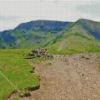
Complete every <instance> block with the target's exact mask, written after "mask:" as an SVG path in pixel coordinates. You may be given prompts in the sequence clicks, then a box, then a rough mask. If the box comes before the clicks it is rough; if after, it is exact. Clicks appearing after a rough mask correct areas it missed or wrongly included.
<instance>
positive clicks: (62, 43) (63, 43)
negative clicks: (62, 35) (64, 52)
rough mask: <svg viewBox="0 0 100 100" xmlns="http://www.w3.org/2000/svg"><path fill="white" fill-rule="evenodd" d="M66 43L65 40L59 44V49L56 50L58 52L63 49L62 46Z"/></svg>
mask: <svg viewBox="0 0 100 100" xmlns="http://www.w3.org/2000/svg"><path fill="white" fill-rule="evenodd" d="M65 42H66V39H65V40H64V41H63V42H62V43H61V45H60V47H59V48H58V51H60V50H61V49H62V47H63V44H64V43H65Z"/></svg>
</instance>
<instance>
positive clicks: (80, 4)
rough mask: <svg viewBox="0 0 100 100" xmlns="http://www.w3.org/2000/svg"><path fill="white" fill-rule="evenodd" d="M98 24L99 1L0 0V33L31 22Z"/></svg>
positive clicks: (99, 16) (99, 14)
mask: <svg viewBox="0 0 100 100" xmlns="http://www.w3.org/2000/svg"><path fill="white" fill-rule="evenodd" d="M80 18H85V19H91V20H95V21H99V22H100V0H77V1H76V0H15V1H14V0H12V1H11V0H0V31H4V30H8V29H13V28H15V27H16V26H18V25H19V24H20V23H24V22H29V21H32V20H58V21H71V22H74V21H77V20H78V19H80Z"/></svg>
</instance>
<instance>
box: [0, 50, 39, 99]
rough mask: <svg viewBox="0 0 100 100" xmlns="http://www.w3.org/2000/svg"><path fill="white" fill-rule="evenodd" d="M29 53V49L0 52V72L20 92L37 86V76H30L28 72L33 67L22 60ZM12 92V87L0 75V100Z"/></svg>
mask: <svg viewBox="0 0 100 100" xmlns="http://www.w3.org/2000/svg"><path fill="white" fill-rule="evenodd" d="M29 51H30V49H29V50H27V49H26V50H22V49H16V50H14V49H4V50H3V49H1V50H0V71H1V72H2V73H3V74H4V75H5V76H6V77H7V78H8V79H9V80H10V81H11V82H12V83H13V84H14V85H15V86H16V87H17V88H18V89H19V90H21V91H22V90H23V88H27V87H34V86H37V85H39V75H33V74H31V73H30V72H29V71H31V70H32V69H33V66H31V65H29V64H28V62H26V61H25V60H24V59H23V55H24V54H26V53H28V52H29ZM33 60H34V59H33ZM14 90H15V89H14V87H13V86H12V85H10V84H9V83H8V82H7V80H6V79H5V78H4V77H2V76H1V75H0V100H2V99H3V98H5V97H7V96H8V95H9V94H10V93H11V92H12V91H14Z"/></svg>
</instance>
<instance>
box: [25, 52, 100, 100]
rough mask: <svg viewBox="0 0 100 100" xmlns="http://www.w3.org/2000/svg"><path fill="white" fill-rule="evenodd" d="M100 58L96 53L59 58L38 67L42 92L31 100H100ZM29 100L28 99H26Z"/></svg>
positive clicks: (61, 56) (37, 92) (34, 64)
mask: <svg viewBox="0 0 100 100" xmlns="http://www.w3.org/2000/svg"><path fill="white" fill-rule="evenodd" d="M99 62H100V58H98V57H97V55H96V54H95V53H88V54H74V55H55V56H54V59H52V60H47V61H43V62H41V63H40V64H37V63H30V64H31V65H33V66H35V73H33V74H40V79H41V80H40V88H39V89H38V90H35V91H30V93H31V98H27V100H32V99H33V100H99V99H100V69H99ZM23 99H25V98H23Z"/></svg>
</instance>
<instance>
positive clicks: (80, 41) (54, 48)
mask: <svg viewBox="0 0 100 100" xmlns="http://www.w3.org/2000/svg"><path fill="white" fill-rule="evenodd" d="M66 36H67V37H68V38H66ZM66 36H65V37H61V38H60V39H59V40H58V41H57V42H56V43H55V44H53V45H50V46H47V47H45V48H47V49H48V51H49V52H50V53H52V54H77V53H86V52H100V48H99V47H98V46H96V45H99V46H100V44H99V43H100V41H99V40H95V39H92V38H90V37H86V36H84V35H81V34H79V33H76V34H74V37H73V38H71V33H68V34H67V35H66ZM64 38H66V42H65V43H64V44H63V47H62V49H61V50H60V51H58V48H59V47H60V45H61V43H62V42H63V41H64ZM93 41H95V42H97V43H94V44H92V43H93Z"/></svg>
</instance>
